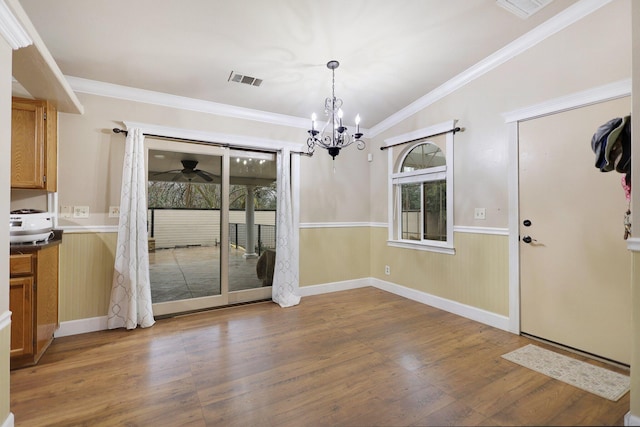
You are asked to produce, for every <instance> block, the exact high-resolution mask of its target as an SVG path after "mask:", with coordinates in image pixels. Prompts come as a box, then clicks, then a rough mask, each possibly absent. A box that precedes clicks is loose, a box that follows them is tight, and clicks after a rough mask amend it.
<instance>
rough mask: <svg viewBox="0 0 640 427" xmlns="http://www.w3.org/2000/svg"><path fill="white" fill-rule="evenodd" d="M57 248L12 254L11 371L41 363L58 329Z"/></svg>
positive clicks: (10, 299)
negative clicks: (41, 358) (39, 361)
mask: <svg viewBox="0 0 640 427" xmlns="http://www.w3.org/2000/svg"><path fill="white" fill-rule="evenodd" d="M58 249H59V247H58V245H51V246H48V247H44V248H38V249H35V250H33V251H21V252H20V253H12V254H11V258H10V275H11V278H10V287H9V289H10V290H9V309H10V310H11V353H10V354H11V356H10V357H11V369H15V368H21V367H24V366H30V365H35V364H36V363H38V360H40V357H41V356H42V354H43V353H44V352H45V350H46V349H47V348H48V347H49V345H50V344H51V342H52V341H53V334H54V332H55V331H56V329H58V326H59V323H58Z"/></svg>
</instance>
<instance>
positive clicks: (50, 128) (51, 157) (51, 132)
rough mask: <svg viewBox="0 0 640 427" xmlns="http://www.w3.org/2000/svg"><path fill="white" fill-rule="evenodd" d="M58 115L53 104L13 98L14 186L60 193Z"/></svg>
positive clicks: (12, 159)
mask: <svg viewBox="0 0 640 427" xmlns="http://www.w3.org/2000/svg"><path fill="white" fill-rule="evenodd" d="M57 138H58V114H57V111H56V109H55V107H54V106H53V104H51V103H49V102H47V101H40V100H35V99H23V98H13V103H12V109H11V187H13V188H37V189H42V190H47V191H57V186H58V148H57Z"/></svg>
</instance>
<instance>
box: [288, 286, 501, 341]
mask: <svg viewBox="0 0 640 427" xmlns="http://www.w3.org/2000/svg"><path fill="white" fill-rule="evenodd" d="M366 286H373V287H374V288H378V289H381V290H383V291H387V292H390V293H392V294H395V295H399V296H401V297H404V298H408V299H410V300H413V301H417V302H420V303H422V304H426V305H429V306H431V307H435V308H438V309H440V310H444V311H448V312H449V313H453V314H456V315H458V316H462V317H466V318H467V319H471V320H474V321H476V322H480V323H483V324H485V325H488V326H492V327H494V328H497V329H502V330H503V331H507V332H511V331H510V330H509V318H508V317H507V316H502V315H500V314H496V313H492V312H490V311H486V310H482V309H480V308H476V307H472V306H470V305H466V304H462V303H459V302H456V301H452V300H448V299H445V298H441V297H438V296H435V295H431V294H428V293H426V292H422V291H418V290H416V289H411V288H407V287H406V286H401V285H397V284H395V283H391V282H386V281H384V280H380V279H376V278H374V277H366V278H362V279H356V280H346V281H344V282H334V283H324V284H321V285H312V286H302V287H301V288H300V296H302V297H306V296H311V295H320V294H326V293H331V292H338V291H346V290H349V289H356V288H363V287H366Z"/></svg>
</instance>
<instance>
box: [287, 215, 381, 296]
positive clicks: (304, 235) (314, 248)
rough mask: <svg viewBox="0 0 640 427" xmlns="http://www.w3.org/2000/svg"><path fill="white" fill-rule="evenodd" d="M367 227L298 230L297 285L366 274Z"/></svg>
mask: <svg viewBox="0 0 640 427" xmlns="http://www.w3.org/2000/svg"><path fill="white" fill-rule="evenodd" d="M369 230H370V227H362V226H356V227H349V226H335V227H332V226H330V225H329V226H322V227H309V228H301V229H300V286H301V287H303V286H309V285H318V284H325V283H333V282H342V281H346V280H352V279H361V278H363V277H369V276H370V275H371V274H370V272H369V255H370V246H371V245H370V240H369V239H370V234H369Z"/></svg>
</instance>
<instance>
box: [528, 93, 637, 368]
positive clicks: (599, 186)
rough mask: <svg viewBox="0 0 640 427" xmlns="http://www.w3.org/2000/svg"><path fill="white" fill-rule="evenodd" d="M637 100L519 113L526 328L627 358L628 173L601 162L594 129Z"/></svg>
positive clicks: (617, 358)
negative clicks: (524, 117) (522, 116)
mask: <svg viewBox="0 0 640 427" xmlns="http://www.w3.org/2000/svg"><path fill="white" fill-rule="evenodd" d="M630 108H631V106H630V99H629V98H623V99H619V100H614V101H607V102H603V103H600V104H596V105H592V106H588V107H583V108H579V109H576V110H572V111H568V112H563V113H558V114H554V115H551V116H546V117H543V118H538V119H534V120H530V121H525V122H520V123H519V176H520V182H519V191H520V219H519V220H520V292H521V293H520V298H521V331H522V332H523V333H526V334H529V335H532V336H535V337H539V338H543V339H546V340H549V341H552V342H555V343H559V344H562V345H565V346H568V347H572V348H575V349H578V350H581V351H584V352H587V353H591V354H593V355H596V356H599V357H604V358H607V359H611V360H614V361H617V362H620V363H624V364H629V363H630V357H631V287H630V286H631V254H630V252H629V251H628V250H627V245H626V241H625V240H624V239H623V236H624V223H623V219H624V214H625V211H626V209H627V206H628V204H627V200H626V197H625V192H624V189H623V187H622V182H621V180H622V178H623V177H624V175H623V174H620V173H618V172H615V171H612V172H607V173H603V172H601V171H600V170H599V169H597V168H596V167H595V154H594V153H593V151H592V148H591V138H592V135H593V134H594V132H595V131H596V130H597V128H598V127H599V126H600V125H602V124H604V123H606V122H607V121H609V120H610V119H612V118H615V117H624V116H626V115H629V113H630ZM525 224H527V225H525ZM636 230H638V228H636ZM525 237H530V238H531V241H530V243H526V242H525V241H529V239H524V238H525Z"/></svg>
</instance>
